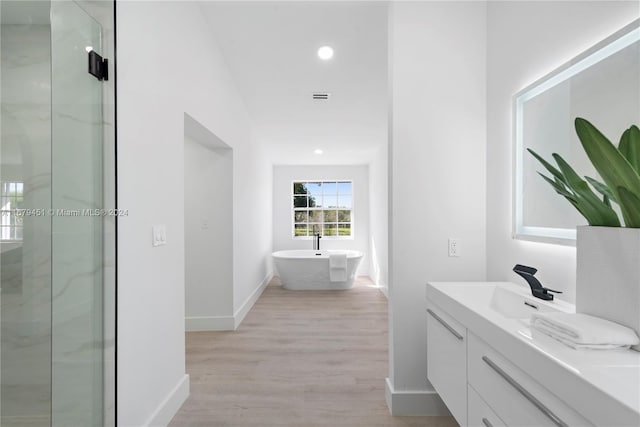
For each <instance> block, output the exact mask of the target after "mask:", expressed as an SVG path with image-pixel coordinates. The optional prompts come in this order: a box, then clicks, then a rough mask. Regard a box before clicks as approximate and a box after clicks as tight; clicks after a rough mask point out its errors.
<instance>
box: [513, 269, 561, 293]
mask: <svg viewBox="0 0 640 427" xmlns="http://www.w3.org/2000/svg"><path fill="white" fill-rule="evenodd" d="M513 271H515V272H516V274H518V275H520V276H522V277H524V280H526V281H527V283H528V284H529V287H530V288H531V295H533V296H534V297H536V298H540V299H543V300H545V301H553V295H551V294H550V293H548V292H553V293H556V294H561V293H562V292H560V291H554V290H553V289H549V288H545V287H544V286H542V284H541V283H540V282H539V281H538V279H536V278H535V277H533V275H534V274H536V273H537V272H538V270H537V269H536V268H533V267H527V266H526V265H520V264H516V266H515V267H513Z"/></svg>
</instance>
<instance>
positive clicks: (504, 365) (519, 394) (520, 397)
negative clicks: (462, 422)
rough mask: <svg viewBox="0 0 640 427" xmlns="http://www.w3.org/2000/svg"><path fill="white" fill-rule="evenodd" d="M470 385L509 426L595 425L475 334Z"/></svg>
mask: <svg viewBox="0 0 640 427" xmlns="http://www.w3.org/2000/svg"><path fill="white" fill-rule="evenodd" d="M467 355H468V378H467V380H468V383H469V386H470V387H472V388H473V389H474V390H476V391H477V392H478V394H479V395H480V396H482V399H483V400H484V401H485V402H486V403H487V405H489V407H491V408H492V409H493V411H494V412H495V414H496V415H497V416H498V417H499V418H500V419H501V420H502V421H503V422H504V423H505V424H506V425H508V426H536V427H547V426H548V427H563V426H581V427H587V426H593V424H591V423H590V422H589V421H587V420H586V419H584V418H583V417H582V416H581V415H580V414H578V413H577V412H576V411H574V410H573V409H571V408H570V407H568V406H567V405H566V404H564V403H563V402H562V401H561V400H560V399H559V398H558V397H556V396H555V395H554V394H552V393H551V392H550V391H549V390H548V389H546V388H545V387H543V386H542V385H541V384H540V383H538V382H537V381H536V380H535V379H534V378H532V377H530V376H529V375H527V374H526V373H525V372H523V371H522V370H521V369H519V368H518V367H516V366H515V365H513V364H512V363H510V362H509V361H508V360H507V359H505V358H504V357H503V356H502V355H501V354H500V353H498V352H497V351H495V350H494V349H492V348H491V347H489V345H487V344H486V343H485V342H484V341H482V340H481V339H480V338H478V337H477V336H475V335H474V334H472V333H469V334H468V341H467Z"/></svg>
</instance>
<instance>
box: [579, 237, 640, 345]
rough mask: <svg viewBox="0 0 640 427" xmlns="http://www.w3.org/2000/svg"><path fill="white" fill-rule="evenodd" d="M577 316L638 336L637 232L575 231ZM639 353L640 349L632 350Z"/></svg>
mask: <svg viewBox="0 0 640 427" xmlns="http://www.w3.org/2000/svg"><path fill="white" fill-rule="evenodd" d="M577 229H578V239H577V243H576V244H577V272H576V312H578V313H585V314H590V315H592V316H597V317H601V318H603V319H607V320H611V321H612V322H616V323H620V324H621V325H624V326H627V327H629V328H631V329H634V330H635V331H636V333H637V334H639V335H640V229H638V228H620V227H590V226H583V227H577ZM634 350H637V351H640V345H637V346H635V347H634Z"/></svg>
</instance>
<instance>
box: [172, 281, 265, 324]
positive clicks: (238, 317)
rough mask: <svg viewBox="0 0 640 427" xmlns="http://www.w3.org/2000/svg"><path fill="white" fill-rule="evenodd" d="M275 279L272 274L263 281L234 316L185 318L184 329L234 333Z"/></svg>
mask: <svg viewBox="0 0 640 427" xmlns="http://www.w3.org/2000/svg"><path fill="white" fill-rule="evenodd" d="M271 279H273V272H270V273H269V274H267V275H266V276H265V278H264V279H262V282H260V285H258V287H257V288H256V289H255V290H254V291H253V292H252V293H251V295H249V296H248V297H247V299H246V300H245V301H244V302H243V303H242V305H241V306H240V308H239V309H238V310H237V311H236V312H235V313H234V315H233V316H194V317H185V319H184V329H185V331H187V332H199V331H234V330H236V329H237V328H238V326H240V323H242V321H243V320H244V318H245V316H246V315H247V313H249V311H250V310H251V308H252V307H253V305H254V304H255V303H256V301H258V298H260V295H262V293H263V292H264V290H265V289H266V287H267V285H268V284H269V282H270V281H271Z"/></svg>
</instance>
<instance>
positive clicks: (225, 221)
mask: <svg viewBox="0 0 640 427" xmlns="http://www.w3.org/2000/svg"><path fill="white" fill-rule="evenodd" d="M185 132H186V129H185ZM208 136H209V137H208V138H205V139H199V140H197V141H196V140H195V139H193V138H195V137H190V136H189V134H188V133H187V134H186V135H185V147H184V229H185V230H184V231H185V242H184V245H185V247H184V266H185V272H184V280H185V299H186V300H185V316H186V325H185V326H186V330H187V331H192V330H211V329H222V330H225V329H233V326H234V322H233V250H232V249H233V151H232V150H231V149H230V148H229V147H228V146H227V145H226V144H224V142H222V141H219V140H217V138H215V136H214V135H213V134H209V135H208Z"/></svg>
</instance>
